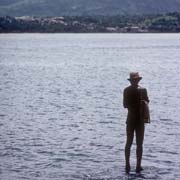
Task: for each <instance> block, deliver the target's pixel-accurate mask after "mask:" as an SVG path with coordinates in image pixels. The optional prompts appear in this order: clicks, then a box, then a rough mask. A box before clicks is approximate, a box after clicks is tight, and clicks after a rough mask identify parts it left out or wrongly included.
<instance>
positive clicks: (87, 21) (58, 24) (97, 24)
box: [0, 12, 180, 33]
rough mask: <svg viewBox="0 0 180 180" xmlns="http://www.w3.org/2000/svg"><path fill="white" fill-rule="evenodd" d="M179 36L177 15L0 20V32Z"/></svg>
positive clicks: (178, 16)
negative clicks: (169, 34)
mask: <svg viewBox="0 0 180 180" xmlns="http://www.w3.org/2000/svg"><path fill="white" fill-rule="evenodd" d="M26 32H27V33H167V32H168V33H179V32H180V13H178V12H174V13H168V14H159V15H141V16H140V15H139V16H128V15H127V16H125V15H124V16H119V15H118V16H61V17H34V16H33V17H30V16H23V17H10V16H5V17H0V33H26Z"/></svg>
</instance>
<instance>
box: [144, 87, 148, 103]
mask: <svg viewBox="0 0 180 180" xmlns="http://www.w3.org/2000/svg"><path fill="white" fill-rule="evenodd" d="M144 100H145V101H147V102H148V103H149V97H148V93H147V90H146V89H145V91H144Z"/></svg>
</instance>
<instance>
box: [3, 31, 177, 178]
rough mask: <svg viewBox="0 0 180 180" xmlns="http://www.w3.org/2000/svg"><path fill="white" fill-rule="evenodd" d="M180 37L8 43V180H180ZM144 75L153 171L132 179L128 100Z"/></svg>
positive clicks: (71, 37)
mask: <svg viewBox="0 0 180 180" xmlns="http://www.w3.org/2000/svg"><path fill="white" fill-rule="evenodd" d="M179 52H180V34H0V77H1V79H0V177H1V178H0V179H3V180H12V179H13V180H20V179H30V180H41V179H42V180H49V179H57V180H59V179H60V180H64V179H65V180H66V179H68V180H71V179H72V180H74V179H84V180H97V179H98V180H104V179H106V180H120V179H124V180H126V179H132V180H133V179H137V180H140V179H158V180H161V179H162V180H174V179H177V180H178V179H180V172H179V168H180V158H179V156H180V148H179V147H180V141H179V139H180V120H179V117H180V115H179V110H180V108H179V104H180V94H179V91H178V89H179V88H180V75H179V74H180V68H179V67H180V61H179V59H180V53H179ZM136 70H137V71H139V72H140V74H141V75H142V76H143V80H142V81H141V85H142V86H144V87H146V88H147V89H148V93H149V98H150V100H151V102H150V110H151V124H150V125H147V126H146V134H145V142H144V156H143V165H144V168H145V170H144V171H143V172H142V173H141V174H136V173H135V172H134V169H135V163H136V159H135V144H134V145H133V147H132V155H131V163H132V172H131V174H130V175H125V173H124V144H125V120H126V113H127V111H126V110H125V109H124V108H123V106H122V92H123V89H124V88H125V87H126V86H128V85H129V84H128V81H127V80H126V79H127V77H128V75H129V72H130V71H136Z"/></svg>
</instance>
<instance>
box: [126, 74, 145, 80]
mask: <svg viewBox="0 0 180 180" xmlns="http://www.w3.org/2000/svg"><path fill="white" fill-rule="evenodd" d="M141 79H142V77H141V76H139V73H138V72H131V73H130V74H129V78H128V80H129V81H131V80H141Z"/></svg>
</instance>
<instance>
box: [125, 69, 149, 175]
mask: <svg viewBox="0 0 180 180" xmlns="http://www.w3.org/2000/svg"><path fill="white" fill-rule="evenodd" d="M141 79H142V77H140V76H139V73H138V72H132V73H130V78H129V79H128V80H129V81H130V84H131V85H130V86H128V87H127V88H125V89H124V94H123V105H124V108H127V109H128V115H127V121H126V134H127V141H126V146H125V160H126V166H125V171H126V173H129V171H130V150H131V145H132V142H133V138H134V132H135V134H136V145H137V148H136V157H137V164H136V172H137V173H139V172H140V171H141V170H143V168H142V167H141V159H142V153H143V139H144V121H143V119H142V118H141V100H142V97H143V100H144V101H146V102H149V99H148V95H147V91H146V89H145V88H141V87H140V86H139V85H138V83H139V81H140V80H141ZM141 90H143V91H141ZM142 92H143V94H142Z"/></svg>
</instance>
